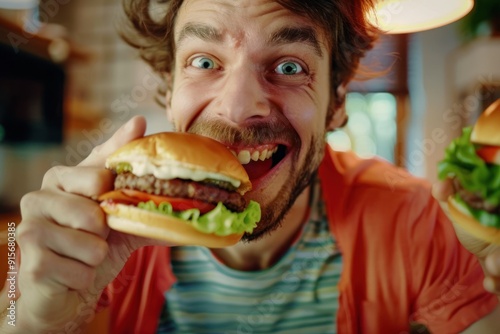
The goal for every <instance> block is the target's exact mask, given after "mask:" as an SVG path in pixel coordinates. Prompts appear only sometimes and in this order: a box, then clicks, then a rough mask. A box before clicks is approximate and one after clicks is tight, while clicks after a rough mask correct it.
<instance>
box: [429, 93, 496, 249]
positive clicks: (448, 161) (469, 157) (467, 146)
mask: <svg viewBox="0 0 500 334" xmlns="http://www.w3.org/2000/svg"><path fill="white" fill-rule="evenodd" d="M438 173H439V178H440V179H447V178H449V179H451V180H452V182H453V187H454V190H455V194H454V195H453V196H450V198H449V199H448V208H449V211H450V214H451V216H452V218H453V220H454V222H455V223H456V224H457V225H458V226H460V227H462V228H463V229H464V230H466V231H467V232H468V233H469V234H471V235H473V236H475V237H476V238H479V239H481V240H484V241H487V242H490V243H495V244H500V100H497V101H496V102H495V103H493V104H492V105H491V106H490V107H488V108H487V109H486V110H485V111H484V112H483V113H482V114H481V116H480V117H479V119H478V120H477V122H476V123H475V125H474V127H468V128H464V129H463V131H462V136H461V137H459V138H457V139H455V140H454V141H453V142H452V143H451V144H450V146H449V147H448V148H447V149H446V155H445V159H444V160H443V161H441V162H440V163H439V166H438Z"/></svg>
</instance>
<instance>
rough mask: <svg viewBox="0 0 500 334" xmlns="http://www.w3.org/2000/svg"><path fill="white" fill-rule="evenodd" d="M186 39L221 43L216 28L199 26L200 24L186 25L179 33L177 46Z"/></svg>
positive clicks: (219, 34) (220, 36) (220, 37)
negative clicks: (191, 38) (193, 38)
mask: <svg viewBox="0 0 500 334" xmlns="http://www.w3.org/2000/svg"><path fill="white" fill-rule="evenodd" d="M188 37H196V38H199V39H201V40H204V41H207V42H218V43H220V42H222V34H221V33H220V32H219V30H217V29H216V28H214V27H212V26H209V25H206V24H201V23H187V24H186V25H185V26H184V27H182V30H181V31H180V33H179V38H178V40H177V43H176V44H177V45H180V44H181V42H182V41H184V40H185V39H187V38H188Z"/></svg>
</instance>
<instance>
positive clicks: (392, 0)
mask: <svg viewBox="0 0 500 334" xmlns="http://www.w3.org/2000/svg"><path fill="white" fill-rule="evenodd" d="M473 7H474V0H438V1H436V0H379V1H378V3H377V5H376V9H375V11H374V12H371V13H370V14H369V15H368V18H369V20H370V21H371V22H372V23H373V24H375V25H377V26H378V27H379V28H380V29H382V30H383V31H386V32H387V33H389V34H401V33H411V32H418V31H423V30H428V29H433V28H437V27H441V26H444V25H446V24H449V23H452V22H454V21H456V20H458V19H460V18H462V17H464V16H465V15H467V13H469V12H470V11H471V9H472V8H473Z"/></svg>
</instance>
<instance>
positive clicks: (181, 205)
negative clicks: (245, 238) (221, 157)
mask: <svg viewBox="0 0 500 334" xmlns="http://www.w3.org/2000/svg"><path fill="white" fill-rule="evenodd" d="M98 200H99V201H105V200H112V201H115V202H121V203H127V204H132V205H137V204H138V203H139V202H147V201H153V202H154V203H155V204H156V205H158V204H160V203H162V202H168V203H170V205H172V209H173V210H174V211H184V210H188V209H198V210H200V212H201V213H207V212H208V211H210V210H212V209H213V208H215V205H213V204H210V203H206V202H203V201H198V200H195V199H190V198H177V197H167V196H159V195H151V194H148V193H145V192H142V191H138V190H131V189H121V190H114V191H110V192H107V193H105V194H102V195H101V196H99V198H98Z"/></svg>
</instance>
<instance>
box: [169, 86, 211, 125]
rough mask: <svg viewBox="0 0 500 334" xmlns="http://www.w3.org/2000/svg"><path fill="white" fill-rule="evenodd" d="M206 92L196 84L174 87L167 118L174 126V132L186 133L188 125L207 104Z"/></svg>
mask: <svg viewBox="0 0 500 334" xmlns="http://www.w3.org/2000/svg"><path fill="white" fill-rule="evenodd" d="M207 95H208V93H207V92H206V90H203V89H201V88H200V87H197V85H196V83H186V84H183V85H181V86H178V87H174V90H173V92H172V103H171V106H170V111H169V117H170V118H171V120H172V121H173V123H174V124H175V125H176V128H177V129H176V130H178V131H183V132H185V131H187V130H188V129H189V126H190V124H191V123H192V122H193V121H194V120H195V119H196V117H197V116H198V114H199V113H200V112H201V110H203V108H204V106H205V105H206V104H207V103H208V101H209V97H208V96H207Z"/></svg>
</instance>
